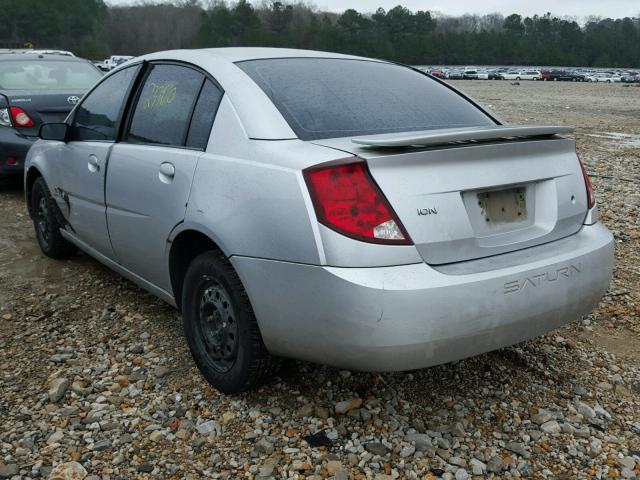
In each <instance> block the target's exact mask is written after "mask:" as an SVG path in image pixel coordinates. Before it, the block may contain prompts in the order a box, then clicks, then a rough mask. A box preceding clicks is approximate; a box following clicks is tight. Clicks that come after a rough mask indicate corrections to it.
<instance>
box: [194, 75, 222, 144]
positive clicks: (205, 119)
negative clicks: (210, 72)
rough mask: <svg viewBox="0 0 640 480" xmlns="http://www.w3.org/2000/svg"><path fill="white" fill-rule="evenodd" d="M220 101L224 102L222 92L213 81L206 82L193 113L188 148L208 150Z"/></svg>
mask: <svg viewBox="0 0 640 480" xmlns="http://www.w3.org/2000/svg"><path fill="white" fill-rule="evenodd" d="M220 100H222V91H221V90H220V89H219V88H218V87H217V86H216V85H214V84H213V82H212V81H211V80H206V81H205V82H204V86H203V87H202V91H201V92H200V97H199V98H198V103H197V104H196V108H195V109H194V111H193V117H191V125H190V126H189V133H188V135H187V147H190V148H197V149H200V150H204V149H205V148H207V142H209V134H210V133H211V127H212V126H213V119H214V118H215V117H216V112H217V111H218V106H219V105H220Z"/></svg>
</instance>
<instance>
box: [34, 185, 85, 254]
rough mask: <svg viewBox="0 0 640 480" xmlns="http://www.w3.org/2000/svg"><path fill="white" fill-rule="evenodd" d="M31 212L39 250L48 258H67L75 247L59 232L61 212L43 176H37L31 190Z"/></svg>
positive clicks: (74, 250) (74, 251)
mask: <svg viewBox="0 0 640 480" xmlns="http://www.w3.org/2000/svg"><path fill="white" fill-rule="evenodd" d="M31 212H32V216H33V226H34V228H35V231H36V239H37V240H38V245H40V250H42V253H44V254H45V255H46V256H47V257H50V258H57V259H60V258H68V257H70V256H72V255H73V254H74V253H76V251H77V248H76V247H75V245H73V244H72V243H69V242H68V241H67V240H65V239H64V237H63V236H62V234H61V233H60V229H61V228H63V226H64V225H63V223H62V214H61V213H60V211H59V210H58V205H56V202H55V200H54V199H53V198H52V197H51V193H50V192H49V188H48V187H47V184H46V182H45V181H44V178H42V177H40V178H38V179H37V180H36V181H35V183H34V184H33V188H32V190H31Z"/></svg>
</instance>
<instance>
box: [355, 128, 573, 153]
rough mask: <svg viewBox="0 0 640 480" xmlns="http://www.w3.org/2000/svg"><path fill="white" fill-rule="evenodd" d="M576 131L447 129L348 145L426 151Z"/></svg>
mask: <svg viewBox="0 0 640 480" xmlns="http://www.w3.org/2000/svg"><path fill="white" fill-rule="evenodd" d="M574 130H575V127H563V126H548V125H537V126H525V125H496V126H492V127H471V128H447V129H442V130H428V131H421V132H409V133H407V132H403V133H391V134H385V135H370V136H366V137H358V138H353V139H351V141H352V142H353V143H357V144H359V145H365V146H367V147H398V148H403V147H426V146H430V145H441V144H444V143H453V142H476V141H486V140H499V139H513V138H530V137H550V136H553V135H557V134H561V133H571V132H573V131H574Z"/></svg>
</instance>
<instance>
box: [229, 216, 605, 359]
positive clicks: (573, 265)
mask: <svg viewBox="0 0 640 480" xmlns="http://www.w3.org/2000/svg"><path fill="white" fill-rule="evenodd" d="M231 260H232V263H233V265H234V266H235V268H236V270H237V271H238V273H239V275H240V277H241V279H242V281H243V282H244V285H245V287H246V288H247V292H248V294H249V297H250V299H251V302H252V305H253V308H254V310H255V313H256V316H257V318H258V322H259V325H260V329H261V332H262V335H263V338H264V341H265V344H266V346H267V348H268V349H269V350H270V351H271V352H272V353H274V354H277V355H282V356H286V357H292V358H298V359H302V360H308V361H312V362H317V363H323V364H329V365H334V366H338V367H342V368H350V369H355V370H367V371H396V370H411V369H417V368H422V367H428V366H431V365H437V364H442V363H446V362H450V361H454V360H459V359H462V358H465V357H469V356H473V355H477V354H480V353H483V352H487V351H490V350H495V349H497V348H501V347H504V346H507V345H512V344H515V343H519V342H522V341H524V340H527V339H530V338H533V337H536V336H538V335H541V334H543V333H545V332H547V331H549V330H552V329H554V328H557V327H560V326H561V325H563V324H566V323H568V322H571V321H573V320H575V319H577V318H579V317H580V316H581V315H583V314H586V313H588V312H590V311H591V309H592V308H593V307H594V306H595V305H597V303H598V301H599V300H600V298H601V297H602V295H603V294H604V293H605V291H606V289H607V288H608V285H609V281H610V278H611V274H612V270H613V237H612V235H611V233H609V231H608V230H607V229H606V228H605V227H604V226H602V224H599V223H598V224H595V225H592V226H585V227H583V228H582V230H581V231H580V232H579V233H577V234H575V235H572V236H571V237H568V238H566V239H563V240H559V241H556V242H552V243H549V244H547V245H543V246H540V247H535V248H534V249H527V250H522V251H520V252H516V253H515V254H514V253H512V254H506V255H500V256H496V257H492V259H484V260H481V261H475V262H464V263H463V264H458V265H457V267H456V266H453V267H454V268H451V269H449V270H447V268H444V269H439V270H435V269H434V268H432V267H430V266H429V265H426V264H414V265H404V266H397V267H380V268H333V267H320V266H311V265H301V264H292V263H285V262H277V261H270V260H261V259H255V258H246V257H232V259H231ZM443 270H444V271H447V273H444V271H443Z"/></svg>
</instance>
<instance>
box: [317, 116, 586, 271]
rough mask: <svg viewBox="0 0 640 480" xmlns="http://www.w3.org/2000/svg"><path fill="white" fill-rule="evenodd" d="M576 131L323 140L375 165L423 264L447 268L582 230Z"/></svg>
mask: <svg viewBox="0 0 640 480" xmlns="http://www.w3.org/2000/svg"><path fill="white" fill-rule="evenodd" d="M569 131H571V128H570V127H553V126H551V127H547V126H545V127H516V126H508V127H505V126H496V127H488V128H487V127H482V128H471V129H448V130H441V131H430V132H414V133H403V134H387V135H375V136H368V137H361V138H357V139H349V138H342V139H330V140H317V141H315V142H314V143H316V144H320V145H324V146H327V147H330V148H335V149H338V150H342V151H344V152H348V153H349V154H353V155H357V156H358V157H361V158H363V159H365V160H366V161H367V164H368V166H369V170H370V172H371V175H372V177H373V178H374V179H375V181H376V182H377V183H378V185H379V186H380V188H381V189H382V191H383V192H384V194H385V195H386V197H387V199H388V200H389V202H390V204H391V205H392V207H393V208H394V210H395V211H396V213H397V215H398V217H399V218H400V220H401V221H402V223H403V224H404V226H405V228H406V230H407V232H408V233H409V235H410V236H411V238H412V240H413V241H414V243H415V245H416V248H417V249H418V251H419V253H420V255H421V256H422V258H423V260H424V261H425V262H426V263H429V264H445V263H452V262H459V261H464V260H470V259H475V258H481V257H487V256H491V255H496V254H500V253H506V252H510V251H514V250H518V249H522V248H527V247H531V246H534V245H539V244H542V243H546V242H550V241H553V240H557V239H560V238H563V237H566V236H569V235H572V234H574V233H576V232H577V231H578V230H579V229H580V228H581V226H582V223H583V221H584V218H585V215H586V212H587V196H586V190H585V184H584V178H583V175H582V171H581V168H580V164H579V161H578V159H577V157H576V153H575V142H574V140H573V139H571V138H563V137H559V136H556V135H555V134H556V133H567V132H569Z"/></svg>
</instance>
